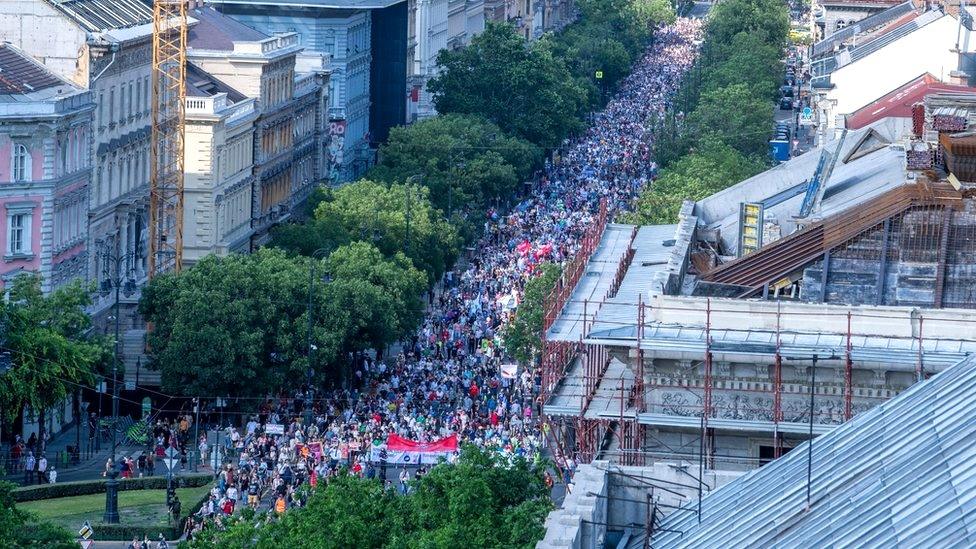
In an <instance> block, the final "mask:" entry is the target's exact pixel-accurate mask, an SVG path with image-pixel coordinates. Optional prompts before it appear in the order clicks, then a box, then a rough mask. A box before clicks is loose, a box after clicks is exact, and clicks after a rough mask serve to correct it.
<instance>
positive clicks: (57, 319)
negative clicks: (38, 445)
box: [0, 275, 108, 440]
mask: <svg viewBox="0 0 976 549" xmlns="http://www.w3.org/2000/svg"><path fill="white" fill-rule="evenodd" d="M88 304H89V297H88V293H87V292H86V291H85V290H84V289H83V288H82V286H81V285H80V284H79V283H73V284H69V285H67V286H63V287H61V288H58V289H56V290H54V291H53V292H51V293H50V295H44V294H43V292H41V280H40V278H39V277H37V276H34V275H22V276H19V277H17V278H16V279H15V280H14V283H13V286H12V287H11V288H10V299H9V301H7V302H5V303H3V304H2V305H0V307H2V308H0V311H2V317H3V323H4V328H5V329H6V333H5V341H4V343H3V344H4V347H5V348H6V349H9V350H10V355H11V368H10V370H9V371H7V373H6V374H4V375H3V376H0V402H2V405H3V410H4V411H5V412H6V413H8V414H11V415H16V413H17V411H19V410H22V409H24V408H25V407H26V408H29V409H31V410H33V411H34V412H35V413H37V414H38V416H39V417H38V423H39V424H40V425H41V426H42V427H41V428H42V430H43V425H44V424H45V413H46V410H47V409H48V408H50V407H51V406H54V405H56V404H58V403H60V402H62V401H63V400H64V399H65V398H67V397H68V396H69V395H71V394H73V393H74V392H75V391H76V390H77V389H78V387H79V386H81V385H91V384H92V382H93V380H94V373H95V369H96V367H97V366H98V365H100V364H102V363H103V362H102V361H103V360H104V359H105V357H106V353H107V346H108V342H105V341H102V340H98V339H90V338H88V337H87V331H88V329H89V328H90V327H91V318H90V317H89V316H88V315H87V313H86V312H85V306H87V305H88ZM41 439H42V440H43V437H41Z"/></svg>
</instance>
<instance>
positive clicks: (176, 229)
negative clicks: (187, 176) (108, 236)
mask: <svg viewBox="0 0 976 549" xmlns="http://www.w3.org/2000/svg"><path fill="white" fill-rule="evenodd" d="M187 8H188V6H187V0H155V1H154V2H153V59H152V81H153V87H152V146H151V150H150V155H151V156H150V175H149V278H150V279H151V278H153V277H154V276H156V275H159V274H161V273H164V272H168V271H179V270H180V266H181V264H182V262H183V153H184V132H185V127H186V124H185V121H186V116H185V114H186V113H185V110H184V100H185V99H186V44H187Z"/></svg>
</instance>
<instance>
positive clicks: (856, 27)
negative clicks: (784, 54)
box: [811, 0, 916, 58]
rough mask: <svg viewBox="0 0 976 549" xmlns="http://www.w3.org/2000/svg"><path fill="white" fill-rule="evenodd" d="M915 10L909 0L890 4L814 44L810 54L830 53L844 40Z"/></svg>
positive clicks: (814, 55) (818, 55) (816, 55)
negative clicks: (884, 8)
mask: <svg viewBox="0 0 976 549" xmlns="http://www.w3.org/2000/svg"><path fill="white" fill-rule="evenodd" d="M915 10H916V7H915V5H914V4H913V3H912V1H911V0H909V1H907V2H903V3H901V4H898V5H895V6H892V7H890V8H888V9H886V10H884V11H882V12H879V13H876V14H874V15H871V16H869V17H866V18H864V19H861V20H860V21H857V22H854V23H851V24H850V25H848V26H846V27H844V28H843V29H841V30H839V31H837V32H835V33H833V34H831V35H830V36H827V37H826V38H824V39H823V40H821V41H819V42H817V43H816V44H814V45H813V47H812V50H811V52H812V56H813V57H814V58H817V57H821V56H823V55H825V54H828V53H831V52H833V51H834V49H835V48H837V47H838V46H840V45H842V44H844V43H845V42H848V41H850V40H853V39H855V38H857V37H858V36H862V35H864V34H866V33H867V32H869V31H871V30H873V29H876V28H878V27H880V26H882V25H885V24H887V23H889V22H891V21H893V20H895V19H898V18H900V17H902V16H904V15H905V14H908V13H912V12H914V11H915Z"/></svg>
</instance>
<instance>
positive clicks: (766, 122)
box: [687, 84, 773, 158]
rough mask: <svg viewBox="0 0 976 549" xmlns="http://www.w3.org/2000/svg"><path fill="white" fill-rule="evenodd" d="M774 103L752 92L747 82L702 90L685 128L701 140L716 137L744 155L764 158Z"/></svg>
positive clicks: (766, 154) (767, 153) (766, 152)
mask: <svg viewBox="0 0 976 549" xmlns="http://www.w3.org/2000/svg"><path fill="white" fill-rule="evenodd" d="M772 120H773V103H772V101H770V100H769V99H767V98H763V97H757V96H756V95H754V94H753V93H752V92H751V91H750V90H749V87H748V86H747V85H746V84H733V85H731V86H726V87H724V88H718V89H716V90H709V91H706V92H704V93H702V96H701V99H700V100H699V102H698V108H696V109H695V110H694V111H693V112H692V113H691V114H690V115H689V116H688V120H687V122H688V131H689V132H691V133H693V134H694V135H697V136H698V138H699V139H702V140H717V141H720V142H722V143H725V144H726V145H729V146H731V147H734V148H735V149H736V150H738V151H739V152H741V153H742V154H743V155H746V156H753V157H756V158H767V157H768V156H769V145H768V143H769V136H770V133H771V132H772Z"/></svg>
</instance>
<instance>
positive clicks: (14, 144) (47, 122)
mask: <svg viewBox="0 0 976 549" xmlns="http://www.w3.org/2000/svg"><path fill="white" fill-rule="evenodd" d="M94 109H95V103H94V101H93V98H92V95H91V93H90V92H88V91H85V90H82V89H80V88H78V87H77V86H75V85H74V84H71V83H69V82H67V81H65V80H62V79H61V78H59V77H58V76H55V75H54V74H53V73H51V72H49V71H48V70H47V69H46V68H44V66H43V65H41V64H39V63H37V62H35V61H34V60H33V59H31V58H30V57H29V56H27V55H25V54H24V53H23V52H21V51H20V50H18V49H17V48H15V47H13V46H11V45H9V44H0V253H2V254H3V255H2V260H0V285H3V286H6V285H8V284H9V283H10V282H11V281H12V280H13V279H14V278H15V277H16V276H18V275H19V274H22V273H27V272H33V273H40V274H41V276H42V278H43V287H44V289H45V291H50V290H51V289H53V288H56V287H58V286H60V285H63V284H65V283H67V282H69V281H71V280H74V279H77V278H82V279H83V278H85V276H86V268H85V267H86V261H87V256H86V251H85V242H86V240H87V235H88V184H89V180H90V179H91V161H90V158H91V121H92V113H93V112H94Z"/></svg>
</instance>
